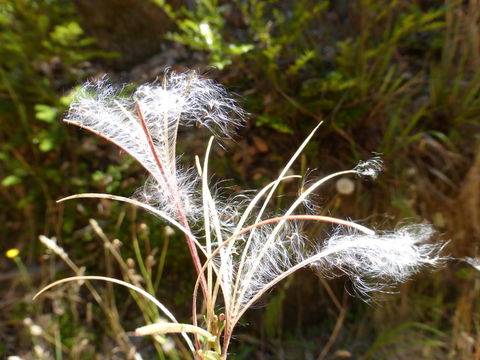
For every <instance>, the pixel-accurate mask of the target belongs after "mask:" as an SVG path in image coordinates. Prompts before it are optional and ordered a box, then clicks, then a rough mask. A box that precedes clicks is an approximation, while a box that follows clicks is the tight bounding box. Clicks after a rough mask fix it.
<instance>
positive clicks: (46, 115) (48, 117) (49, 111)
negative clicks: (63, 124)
mask: <svg viewBox="0 0 480 360" xmlns="http://www.w3.org/2000/svg"><path fill="white" fill-rule="evenodd" d="M34 109H35V118H37V119H38V120H41V121H45V122H47V123H52V122H53V121H54V120H55V119H56V118H57V115H58V109H57V108H56V107H53V106H49V105H45V104H36V105H35V108H34Z"/></svg>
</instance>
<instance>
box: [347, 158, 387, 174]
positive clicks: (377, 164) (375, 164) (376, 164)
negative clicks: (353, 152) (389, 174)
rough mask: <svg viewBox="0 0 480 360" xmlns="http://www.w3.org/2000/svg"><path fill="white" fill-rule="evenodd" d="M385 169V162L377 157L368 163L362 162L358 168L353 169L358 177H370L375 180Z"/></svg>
mask: <svg viewBox="0 0 480 360" xmlns="http://www.w3.org/2000/svg"><path fill="white" fill-rule="evenodd" d="M382 169H383V161H382V159H381V158H380V157H378V156H375V157H373V158H371V159H369V160H367V161H360V162H359V163H358V164H357V166H355V167H354V168H353V170H354V171H356V172H357V174H358V175H361V176H369V177H371V178H372V179H375V178H376V177H377V176H378V174H379V173H380V172H381V171H382Z"/></svg>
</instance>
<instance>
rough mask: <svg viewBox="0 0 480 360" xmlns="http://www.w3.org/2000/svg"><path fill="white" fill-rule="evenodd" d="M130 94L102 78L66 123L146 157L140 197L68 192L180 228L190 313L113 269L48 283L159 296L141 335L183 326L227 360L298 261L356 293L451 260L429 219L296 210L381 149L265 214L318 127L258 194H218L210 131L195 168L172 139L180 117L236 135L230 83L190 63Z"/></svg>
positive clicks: (195, 349) (197, 350)
mask: <svg viewBox="0 0 480 360" xmlns="http://www.w3.org/2000/svg"><path fill="white" fill-rule="evenodd" d="M124 92H125V91H122V90H118V89H115V88H114V87H113V86H111V85H109V84H108V82H107V81H105V80H100V81H97V82H93V83H87V84H86V85H85V86H84V87H83V89H82V91H81V93H80V95H79V96H78V98H77V99H76V100H75V101H74V103H73V104H72V105H71V107H70V111H69V112H68V115H67V117H66V119H65V121H66V122H68V123H71V124H74V125H77V126H80V127H82V128H84V129H87V130H89V131H91V132H94V133H95V134H97V135H99V136H102V137H104V138H106V139H107V140H109V141H111V142H113V143H115V144H116V145H117V146H119V147H120V148H121V149H123V150H124V151H126V152H127V153H129V154H130V155H131V156H133V157H134V158H135V159H137V160H138V161H139V163H140V164H142V165H143V167H144V168H145V169H146V170H147V171H148V172H149V174H150V179H149V180H148V181H147V183H146V184H145V185H144V186H143V187H142V188H140V189H139V190H138V191H137V192H136V194H135V195H134V197H132V198H125V197H121V196H115V195H110V194H80V195H74V196H70V197H67V198H65V199H62V200H67V199H73V198H87V197H96V198H108V199H113V200H120V201H124V202H127V203H130V204H133V205H136V206H139V207H141V208H143V209H145V210H147V211H149V212H151V213H153V214H155V215H156V216H158V217H160V218H162V219H163V220H165V221H167V222H168V223H170V224H172V225H174V226H176V227H177V228H178V229H179V230H180V231H182V232H183V233H184V234H185V238H186V242H187V245H188V248H189V251H190V254H191V257H192V261H193V264H194V266H195V269H196V272H197V274H198V278H197V282H196V284H195V288H194V291H193V302H192V319H193V323H192V324H180V323H178V322H177V320H176V319H175V317H174V316H173V314H172V313H171V312H170V311H168V309H166V308H165V306H163V304H161V303H160V302H159V301H158V300H157V299H155V298H154V297H153V296H152V294H149V293H147V292H146V291H145V290H143V289H141V288H139V287H137V286H134V285H131V284H128V283H125V282H123V281H121V280H117V279H112V278H107V277H100V276H76V277H72V278H67V279H63V280H60V281H57V282H55V283H53V284H51V285H49V286H47V287H46V288H44V289H43V290H42V291H41V292H43V291H45V290H47V289H49V288H50V287H52V286H54V285H56V284H59V283H62V282H66V281H72V280H87V279H101V280H106V281H111V282H114V283H117V284H121V285H124V286H127V287H129V288H131V289H134V290H136V291H138V292H139V293H141V294H143V295H144V296H146V297H147V298H148V299H150V300H151V301H153V302H154V303H155V304H156V305H157V306H158V307H159V309H160V310H161V311H162V312H163V313H164V314H165V316H166V317H167V318H168V319H169V320H170V322H168V323H165V322H163V323H156V324H149V325H146V326H144V327H141V328H139V329H137V330H136V334H137V335H149V334H165V333H182V335H183V336H184V338H185V340H186V342H187V344H188V346H189V347H190V349H191V351H192V353H193V354H194V356H195V357H196V358H198V359H226V358H227V354H228V348H229V344H230V340H231V337H232V334H233V330H234V328H235V326H236V325H237V323H238V321H239V320H240V318H241V317H242V315H243V314H244V313H245V311H246V310H247V309H248V308H249V307H250V306H251V305H253V304H254V303H255V302H256V301H257V300H258V299H259V298H260V297H261V296H262V295H263V294H265V292H267V291H268V290H269V289H271V288H272V287H273V286H275V285H276V284H277V283H278V282H280V281H281V280H282V279H284V278H285V277H287V276H288V275H290V274H292V273H293V272H295V271H297V270H298V269H301V268H303V267H312V268H314V269H316V270H317V271H318V272H319V273H320V274H321V276H324V277H326V278H332V277H335V276H338V275H341V274H345V275H347V276H349V277H350V278H351V279H352V281H353V283H354V285H355V286H356V289H357V291H358V293H359V294H361V295H367V294H368V293H370V292H372V291H381V290H383V289H385V288H388V287H390V286H391V285H394V284H395V283H399V282H402V281H405V280H406V279H408V278H409V277H410V276H411V275H412V274H414V273H416V272H418V271H419V270H420V269H421V268H422V267H425V266H436V265H438V264H439V263H440V262H441V261H442V260H443V259H444V258H442V257H441V256H440V255H439V253H440V250H441V248H442V245H441V244H432V243H428V240H429V239H430V237H431V235H432V228H431V227H430V226H429V225H425V224H418V225H410V226H404V227H401V228H399V229H397V230H395V231H391V232H384V231H380V232H379V231H374V230H372V229H369V228H367V227H365V226H362V225H360V224H358V223H355V222H352V221H347V220H342V219H337V218H333V217H328V216H320V215H314V214H302V213H300V212H299V209H301V208H303V207H302V205H303V204H305V202H306V201H308V200H309V198H310V197H311V196H312V194H313V193H314V191H315V190H317V189H318V188H319V187H320V186H322V185H323V184H324V183H326V182H327V181H329V180H331V179H334V178H336V177H339V176H345V175H348V174H351V175H357V176H368V177H372V178H375V177H376V176H377V174H378V173H379V171H380V170H381V167H382V163H381V160H380V159H379V158H373V159H371V160H367V161H365V162H360V163H359V164H358V165H357V166H355V167H354V168H353V169H351V170H346V171H341V172H337V173H334V174H331V175H328V176H326V177H324V178H322V179H320V180H317V181H315V182H311V183H309V184H308V185H307V186H305V187H304V189H303V191H302V192H301V194H300V195H299V197H298V198H297V199H295V201H293V203H292V204H291V205H290V207H289V208H288V209H286V210H285V211H284V212H283V213H282V214H277V215H274V216H271V215H269V214H268V211H267V208H268V205H269V203H270V202H271V199H272V197H273V196H274V195H275V192H276V191H277V190H278V188H279V185H280V183H281V182H283V181H285V180H288V179H292V178H300V176H298V175H287V174H288V173H289V171H290V168H291V166H292V164H293V163H294V162H295V160H296V159H297V158H298V157H299V155H300V153H301V152H302V150H303V149H304V148H305V146H306V145H307V143H308V142H309V141H310V139H311V138H312V137H313V135H314V133H315V131H316V130H317V129H318V127H319V126H320V125H318V126H317V127H316V128H315V129H314V130H313V131H312V133H311V134H310V135H309V136H308V137H307V138H306V139H305V141H304V142H303V143H302V144H301V145H300V147H299V148H298V149H297V151H296V152H295V154H294V155H293V156H292V157H291V159H290V160H289V161H288V163H287V165H286V166H285V167H284V169H283V170H282V171H281V172H280V174H279V176H278V178H277V179H276V180H275V181H273V182H271V183H270V184H268V185H267V186H265V187H264V188H262V189H260V190H259V191H258V192H256V193H255V194H254V196H246V195H243V196H237V197H233V198H230V199H221V198H220V197H218V196H216V195H214V194H212V192H211V191H210V187H209V182H208V172H209V170H208V158H209V153H210V150H211V147H212V143H213V137H212V138H211V139H210V141H209V143H208V146H207V150H206V154H205V157H204V160H203V162H201V161H200V159H199V158H198V157H197V158H196V169H195V168H192V169H185V168H183V167H182V166H180V165H179V161H178V159H177V156H176V152H175V148H176V143H177V134H178V129H179V127H180V126H189V125H194V124H198V125H202V126H205V127H207V128H208V129H210V130H211V131H212V132H213V133H214V134H219V135H223V136H227V137H228V136H230V135H231V131H232V130H233V129H234V128H235V127H237V126H239V125H241V124H242V122H243V118H244V115H245V113H244V111H243V110H241V109H240V108H239V107H238V106H237V104H236V102H235V101H234V100H233V99H232V98H230V97H229V96H228V94H227V92H226V91H225V89H224V88H223V87H222V86H220V85H217V84H215V83H214V82H212V81H211V80H208V79H205V78H203V77H201V76H199V75H197V74H195V73H193V72H191V73H185V74H178V73H173V72H169V73H167V74H166V75H165V77H164V78H163V81H161V82H159V83H153V84H146V85H142V86H140V87H138V88H137V89H136V90H135V91H134V92H133V94H130V95H128V96H127V95H125V94H124ZM305 222H326V223H331V224H334V225H335V226H336V230H335V231H334V232H333V233H332V234H331V235H330V237H329V238H328V239H325V240H323V241H322V242H320V243H312V242H310V241H306V238H305V235H304V234H303V232H302V224H304V223H305ZM199 289H201V295H202V296H203V300H204V302H205V307H204V308H205V309H206V310H205V314H204V319H205V321H204V322H203V323H201V324H199V323H198V321H197V319H198V313H197V298H198V291H199ZM220 297H221V298H220ZM188 333H191V334H192V335H193V341H192V339H191V338H190V337H189V336H188V335H187V334H188Z"/></svg>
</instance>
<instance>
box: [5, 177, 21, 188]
mask: <svg viewBox="0 0 480 360" xmlns="http://www.w3.org/2000/svg"><path fill="white" fill-rule="evenodd" d="M21 182H22V179H21V178H20V177H19V176H17V175H7V176H6V177H4V178H3V180H2V186H4V187H9V186H13V185H17V184H20V183H21Z"/></svg>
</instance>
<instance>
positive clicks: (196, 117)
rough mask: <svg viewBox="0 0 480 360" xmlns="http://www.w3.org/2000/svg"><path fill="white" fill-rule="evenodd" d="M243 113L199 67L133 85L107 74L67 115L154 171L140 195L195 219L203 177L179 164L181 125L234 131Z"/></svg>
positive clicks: (217, 131)
mask: <svg viewBox="0 0 480 360" xmlns="http://www.w3.org/2000/svg"><path fill="white" fill-rule="evenodd" d="M244 115H245V112H244V111H243V110H242V109H241V108H240V107H238V106H237V104H236V101H235V100H234V99H233V98H232V97H230V96H228V94H227V92H226V90H225V89H224V88H223V87H222V86H221V85H218V84H216V83H214V82H213V81H212V80H209V79H206V78H204V77H201V76H199V75H198V74H196V73H194V72H190V73H175V72H167V73H166V74H165V77H164V78H163V80H162V81H159V82H156V83H151V84H145V85H142V86H140V87H138V88H137V89H136V90H133V91H130V90H129V89H128V88H127V87H123V88H116V87H114V86H112V85H111V84H109V83H108V81H107V80H105V79H102V80H99V81H96V82H90V83H86V84H85V85H84V86H83V87H82V89H81V90H80V91H79V93H78V96H77V98H76V100H75V101H74V102H73V103H72V105H71V106H70V109H69V112H68V114H67V117H66V119H65V121H67V122H69V123H72V124H75V125H78V126H80V127H82V128H85V129H87V130H90V131H92V132H94V133H96V134H97V135H100V136H102V137H104V138H106V139H108V140H110V141H111V142H113V143H114V144H116V145H117V146H119V147H120V148H121V149H123V150H124V151H126V152H127V153H129V154H130V155H131V156H133V157H134V158H135V159H136V160H137V161H138V162H139V163H140V164H141V165H142V166H143V167H144V168H145V169H146V170H147V171H148V172H149V173H150V174H151V177H152V180H150V181H148V182H147V184H146V185H145V186H144V187H143V188H142V189H140V190H139V191H137V193H136V197H139V198H140V199H141V200H142V201H144V202H146V203H147V204H149V205H154V206H156V207H157V208H161V210H162V211H166V212H168V213H169V214H170V215H171V216H172V215H173V216H176V214H178V211H181V212H183V211H185V212H186V215H188V216H189V217H190V218H191V219H193V220H195V219H196V218H197V217H198V214H199V213H200V212H201V208H200V206H199V205H200V204H199V202H198V201H197V200H196V199H198V198H199V196H197V193H196V191H195V190H196V189H194V188H195V186H196V185H197V184H198V181H197V176H196V173H195V172H193V171H185V170H184V169H181V168H180V167H179V165H178V160H177V158H176V155H175V151H176V149H175V148H176V143H177V132H178V128H179V126H190V125H194V124H197V125H199V126H203V127H206V128H208V129H210V130H211V131H212V132H214V133H215V134H219V135H221V136H224V137H231V135H232V131H233V130H234V129H235V128H236V127H237V126H239V125H241V124H242V123H243V120H244ZM179 202H181V204H179ZM181 208H183V209H181ZM180 209H181V210H180Z"/></svg>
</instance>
